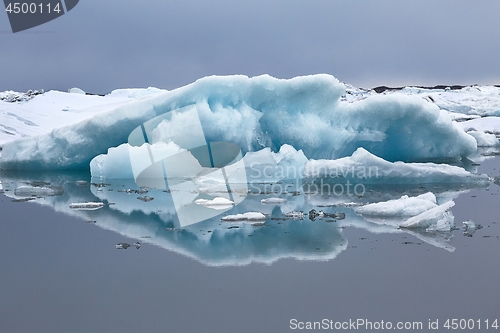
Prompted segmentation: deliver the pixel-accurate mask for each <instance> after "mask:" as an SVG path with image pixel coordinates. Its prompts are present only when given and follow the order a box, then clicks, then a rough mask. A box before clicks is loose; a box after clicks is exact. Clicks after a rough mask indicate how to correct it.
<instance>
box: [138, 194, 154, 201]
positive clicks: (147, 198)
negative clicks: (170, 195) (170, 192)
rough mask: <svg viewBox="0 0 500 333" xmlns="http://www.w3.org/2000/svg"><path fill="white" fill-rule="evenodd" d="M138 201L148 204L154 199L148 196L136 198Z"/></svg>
mask: <svg viewBox="0 0 500 333" xmlns="http://www.w3.org/2000/svg"><path fill="white" fill-rule="evenodd" d="M137 199H138V200H141V201H144V202H150V201H153V200H154V199H155V198H153V197H150V196H147V195H146V196H143V197H137Z"/></svg>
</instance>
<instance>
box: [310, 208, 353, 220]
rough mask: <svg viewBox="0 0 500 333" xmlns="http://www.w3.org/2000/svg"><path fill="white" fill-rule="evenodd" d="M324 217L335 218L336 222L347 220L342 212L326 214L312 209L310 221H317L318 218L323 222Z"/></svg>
mask: <svg viewBox="0 0 500 333" xmlns="http://www.w3.org/2000/svg"><path fill="white" fill-rule="evenodd" d="M324 217H328V218H333V219H336V220H343V219H345V213H342V212H335V213H325V212H324V211H322V210H320V211H319V212H316V210H315V209H311V210H310V211H309V220H311V221H314V220H316V218H319V219H320V220H321V219H323V218H324Z"/></svg>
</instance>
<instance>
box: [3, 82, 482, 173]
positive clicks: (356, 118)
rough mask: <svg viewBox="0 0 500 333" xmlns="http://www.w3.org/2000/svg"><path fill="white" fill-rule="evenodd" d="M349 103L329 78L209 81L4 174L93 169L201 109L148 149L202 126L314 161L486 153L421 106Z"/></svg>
mask: <svg viewBox="0 0 500 333" xmlns="http://www.w3.org/2000/svg"><path fill="white" fill-rule="evenodd" d="M344 94H345V86H344V85H343V84H342V83H340V82H339V81H338V80H337V79H335V78H334V77H333V76H330V75H325V74H321V75H312V76H305V77H296V78H293V79H289V80H281V79H276V78H273V77H270V76H268V75H263V76H258V77H253V78H248V77H246V76H241V75H237V76H227V77H218V76H213V77H206V78H202V79H200V80H198V81H196V82H194V83H192V84H190V85H187V86H185V87H181V88H178V89H175V90H172V91H160V92H158V91H155V92H154V94H153V93H152V94H145V95H142V96H140V97H138V98H134V99H130V100H127V102H126V103H125V102H123V101H121V102H120V103H117V104H116V106H114V107H107V108H106V110H107V111H104V112H96V113H94V114H92V116H91V117H89V118H86V119H83V120H81V121H79V122H78V123H73V124H70V125H65V126H63V127H58V128H54V129H53V130H51V131H50V132H49V133H46V134H41V135H39V136H34V137H26V138H21V139H19V140H16V141H10V142H5V143H4V144H3V147H2V148H3V150H2V152H1V154H2V155H1V158H0V167H1V168H3V169H38V170H40V169H45V170H60V169H88V167H89V163H90V161H91V160H92V159H93V158H94V157H95V156H97V155H100V154H104V153H107V152H108V149H110V148H113V147H118V146H120V145H121V144H126V143H127V142H128V139H129V135H130V134H131V132H132V131H133V130H134V129H136V128H137V127H138V126H141V125H142V124H144V123H145V122H148V121H150V120H151V119H153V118H155V117H158V116H161V115H165V114H167V113H169V112H170V111H174V110H178V109H181V108H184V107H187V106H192V107H194V108H195V109H196V116H195V117H193V116H191V115H190V114H187V113H186V114H182V113H178V114H177V115H176V116H172V117H170V119H166V118H165V119H164V120H163V121H162V122H160V123H159V124H157V126H156V128H152V129H151V131H152V135H151V136H150V137H149V138H148V139H149V142H148V143H149V144H155V143H158V142H165V143H168V142H169V141H170V140H172V141H174V142H175V139H176V138H179V137H185V136H186V135H188V133H189V129H190V128H191V126H192V125H193V124H195V123H197V122H199V123H200V124H201V127H202V129H203V133H204V135H205V139H206V141H207V142H232V143H234V144H236V145H238V146H239V147H240V148H241V151H242V153H243V155H245V154H246V153H247V152H254V151H259V150H262V149H264V148H270V149H271V151H273V152H277V151H278V150H279V149H280V147H281V146H283V145H284V144H288V145H290V146H293V147H294V148H295V149H296V150H301V151H302V152H303V153H304V155H305V156H306V157H307V158H308V159H310V158H314V159H336V158H341V157H345V156H349V155H351V154H352V153H353V152H354V151H356V149H358V148H359V147H364V148H365V149H367V150H369V151H370V152H371V153H373V154H375V155H377V156H379V157H381V158H383V159H385V160H388V161H398V160H399V161H406V162H409V161H431V160H436V159H460V158H461V157H465V156H468V155H470V154H472V153H474V152H475V151H476V147H477V143H476V140H475V139H474V138H473V137H472V136H470V135H468V134H466V133H464V131H463V130H462V129H461V128H460V127H459V126H458V125H457V123H455V122H452V121H451V119H450V117H449V116H448V114H447V112H446V111H443V110H440V109H439V107H438V106H436V105H435V104H432V103H429V102H428V101H426V100H424V99H422V98H420V97H413V96H406V95H400V96H391V95H387V96H369V97H368V98H366V99H364V100H360V101H356V102H353V103H345V102H342V100H341V99H342V96H343V95H344ZM70 95H76V94H70ZM78 96H79V95H78ZM42 97H43V96H42ZM84 97H85V96H83V95H82V98H84ZM37 98H38V96H37V97H35V98H34V99H33V100H31V101H29V102H27V104H29V103H31V102H32V101H35V100H36V99H37Z"/></svg>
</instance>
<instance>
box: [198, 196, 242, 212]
mask: <svg viewBox="0 0 500 333" xmlns="http://www.w3.org/2000/svg"><path fill="white" fill-rule="evenodd" d="M194 203H195V204H197V205H200V206H205V207H209V208H212V209H221V210H222V209H228V208H231V207H233V205H234V202H233V201H231V200H229V199H226V198H222V197H216V198H213V199H212V200H208V199H197V200H195V202H194Z"/></svg>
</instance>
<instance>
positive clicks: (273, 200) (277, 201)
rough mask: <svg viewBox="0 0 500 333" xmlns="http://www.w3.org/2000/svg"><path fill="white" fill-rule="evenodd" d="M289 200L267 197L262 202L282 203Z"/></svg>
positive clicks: (268, 203) (270, 203) (266, 203)
mask: <svg viewBox="0 0 500 333" xmlns="http://www.w3.org/2000/svg"><path fill="white" fill-rule="evenodd" d="M286 202H287V200H286V199H284V198H266V199H262V200H261V201H260V203H262V204H265V205H281V204H284V203H286Z"/></svg>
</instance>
